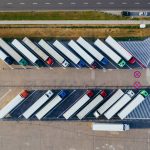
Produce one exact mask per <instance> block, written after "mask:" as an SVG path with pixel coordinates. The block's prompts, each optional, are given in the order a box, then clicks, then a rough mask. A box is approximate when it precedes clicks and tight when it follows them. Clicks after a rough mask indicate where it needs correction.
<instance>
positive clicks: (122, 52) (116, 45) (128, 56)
mask: <svg viewBox="0 0 150 150" xmlns="http://www.w3.org/2000/svg"><path fill="white" fill-rule="evenodd" d="M105 42H106V43H107V44H109V45H110V46H111V47H112V48H113V49H114V50H115V51H116V52H118V53H119V54H120V55H121V56H122V57H123V58H124V59H125V60H126V61H129V63H131V64H134V63H135V61H136V59H135V58H134V57H133V56H132V55H131V54H130V53H129V52H128V51H127V50H126V49H124V48H123V47H122V46H121V45H120V44H119V43H118V42H117V41H116V40H115V39H113V38H112V37H111V36H108V37H107V39H106V40H105Z"/></svg>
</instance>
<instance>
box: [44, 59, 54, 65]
mask: <svg viewBox="0 0 150 150" xmlns="http://www.w3.org/2000/svg"><path fill="white" fill-rule="evenodd" d="M46 63H47V64H48V65H52V64H53V63H54V60H53V59H52V58H50V57H49V58H48V59H47V60H46Z"/></svg>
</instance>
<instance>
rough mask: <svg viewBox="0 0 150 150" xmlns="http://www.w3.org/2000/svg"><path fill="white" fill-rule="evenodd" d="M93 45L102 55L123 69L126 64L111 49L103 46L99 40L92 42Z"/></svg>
mask: <svg viewBox="0 0 150 150" xmlns="http://www.w3.org/2000/svg"><path fill="white" fill-rule="evenodd" d="M94 45H95V46H97V47H98V48H99V49H100V50H101V51H102V52H103V53H105V54H106V55H107V56H108V57H109V58H110V59H112V60H113V61H114V62H115V63H116V64H118V65H119V66H120V67H124V66H125V65H126V62H125V61H124V60H123V59H122V58H121V57H120V56H119V55H118V54H116V53H115V52H114V51H113V50H112V49H110V48H109V47H108V46H107V45H105V44H104V43H103V42H102V41H101V40H99V39H97V40H96V41H95V42H94Z"/></svg>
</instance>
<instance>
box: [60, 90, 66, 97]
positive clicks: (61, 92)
mask: <svg viewBox="0 0 150 150" xmlns="http://www.w3.org/2000/svg"><path fill="white" fill-rule="evenodd" d="M58 95H59V96H60V97H61V98H65V97H66V96H67V92H66V91H65V90H61V91H60V93H59V94H58Z"/></svg>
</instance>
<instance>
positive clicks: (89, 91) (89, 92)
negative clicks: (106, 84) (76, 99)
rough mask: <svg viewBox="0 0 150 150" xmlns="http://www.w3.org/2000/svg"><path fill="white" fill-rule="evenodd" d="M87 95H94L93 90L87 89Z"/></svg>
mask: <svg viewBox="0 0 150 150" xmlns="http://www.w3.org/2000/svg"><path fill="white" fill-rule="evenodd" d="M86 94H87V96H89V97H92V96H93V95H94V93H93V91H92V90H87V91H86Z"/></svg>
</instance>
